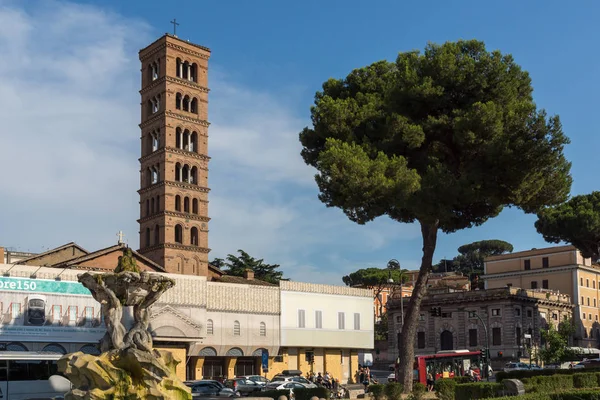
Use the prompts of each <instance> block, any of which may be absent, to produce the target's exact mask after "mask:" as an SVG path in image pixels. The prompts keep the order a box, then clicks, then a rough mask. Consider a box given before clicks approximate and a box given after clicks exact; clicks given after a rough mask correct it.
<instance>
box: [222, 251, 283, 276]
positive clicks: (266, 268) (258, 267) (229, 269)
mask: <svg viewBox="0 0 600 400" xmlns="http://www.w3.org/2000/svg"><path fill="white" fill-rule="evenodd" d="M238 253H239V256H236V255H234V254H228V255H227V258H226V259H225V260H223V259H220V258H216V259H215V260H213V261H212V262H211V264H213V265H215V266H217V265H218V266H219V268H221V269H224V271H225V273H226V274H227V275H233V276H244V271H245V270H247V269H251V270H252V271H254V277H255V278H256V279H260V280H263V281H265V282H270V283H278V282H279V281H280V280H283V273H282V272H281V271H278V270H277V269H278V268H279V267H280V265H279V264H266V263H265V262H264V260H263V259H262V258H261V259H256V258H254V257H251V256H250V255H249V254H248V253H246V252H245V251H244V250H238Z"/></svg>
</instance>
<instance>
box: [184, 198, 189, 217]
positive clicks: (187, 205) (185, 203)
mask: <svg viewBox="0 0 600 400" xmlns="http://www.w3.org/2000/svg"><path fill="white" fill-rule="evenodd" d="M183 212H186V213H189V212H190V198H189V197H187V196H186V197H184V199H183Z"/></svg>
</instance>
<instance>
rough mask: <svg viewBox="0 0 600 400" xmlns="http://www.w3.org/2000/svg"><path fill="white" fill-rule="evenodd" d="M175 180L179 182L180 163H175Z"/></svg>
mask: <svg viewBox="0 0 600 400" xmlns="http://www.w3.org/2000/svg"><path fill="white" fill-rule="evenodd" d="M175 182H181V164H179V163H177V164H175Z"/></svg>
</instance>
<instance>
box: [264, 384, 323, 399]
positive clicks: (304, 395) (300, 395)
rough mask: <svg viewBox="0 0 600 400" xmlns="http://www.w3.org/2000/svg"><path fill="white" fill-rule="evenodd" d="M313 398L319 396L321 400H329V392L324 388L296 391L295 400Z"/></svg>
mask: <svg viewBox="0 0 600 400" xmlns="http://www.w3.org/2000/svg"><path fill="white" fill-rule="evenodd" d="M263 393H264V392H263ZM313 396H317V397H318V398H319V399H329V390H328V389H327V388H324V387H316V388H306V389H294V399H295V400H310V399H311V397H313ZM275 400H277V399H275Z"/></svg>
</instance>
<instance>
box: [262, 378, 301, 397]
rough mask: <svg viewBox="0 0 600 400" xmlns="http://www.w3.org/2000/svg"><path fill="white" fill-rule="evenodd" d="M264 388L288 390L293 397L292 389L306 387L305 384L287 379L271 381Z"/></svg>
mask: <svg viewBox="0 0 600 400" xmlns="http://www.w3.org/2000/svg"><path fill="white" fill-rule="evenodd" d="M265 389H266V390H289V391H290V397H294V389H306V386H305V385H303V384H301V383H298V382H289V381H278V382H273V381H271V382H270V383H269V384H268V385H267V386H266V388H265Z"/></svg>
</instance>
